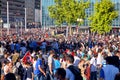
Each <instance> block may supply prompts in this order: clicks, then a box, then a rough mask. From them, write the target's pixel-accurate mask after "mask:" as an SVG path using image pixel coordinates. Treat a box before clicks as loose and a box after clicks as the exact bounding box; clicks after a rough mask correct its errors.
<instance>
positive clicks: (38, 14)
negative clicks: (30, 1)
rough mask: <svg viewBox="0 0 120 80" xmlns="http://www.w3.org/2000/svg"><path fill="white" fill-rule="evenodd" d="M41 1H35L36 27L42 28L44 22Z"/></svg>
mask: <svg viewBox="0 0 120 80" xmlns="http://www.w3.org/2000/svg"><path fill="white" fill-rule="evenodd" d="M41 17H42V14H41V0H35V27H40V25H41V21H42V18H41Z"/></svg>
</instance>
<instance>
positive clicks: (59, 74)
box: [55, 68, 66, 80]
mask: <svg viewBox="0 0 120 80" xmlns="http://www.w3.org/2000/svg"><path fill="white" fill-rule="evenodd" d="M65 76H66V71H65V69H64V68H58V69H57V70H56V73H55V77H56V78H57V80H65Z"/></svg>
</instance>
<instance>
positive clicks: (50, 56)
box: [48, 51, 55, 75]
mask: <svg viewBox="0 0 120 80" xmlns="http://www.w3.org/2000/svg"><path fill="white" fill-rule="evenodd" d="M49 54H50V55H49V57H48V68H49V72H50V74H51V75H53V70H54V59H53V56H54V55H55V52H54V51H50V52H49Z"/></svg>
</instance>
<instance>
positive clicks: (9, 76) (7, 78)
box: [4, 73, 16, 80]
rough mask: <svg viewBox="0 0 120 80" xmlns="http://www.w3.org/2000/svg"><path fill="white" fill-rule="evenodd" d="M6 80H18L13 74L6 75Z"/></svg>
mask: <svg viewBox="0 0 120 80" xmlns="http://www.w3.org/2000/svg"><path fill="white" fill-rule="evenodd" d="M4 80H16V78H15V74H13V73H8V74H6V75H5V79H4Z"/></svg>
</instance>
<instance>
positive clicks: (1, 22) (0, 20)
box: [0, 18, 3, 36]
mask: <svg viewBox="0 0 120 80" xmlns="http://www.w3.org/2000/svg"><path fill="white" fill-rule="evenodd" d="M0 24H1V36H2V26H3V25H2V24H3V20H2V18H1V19H0Z"/></svg>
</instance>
